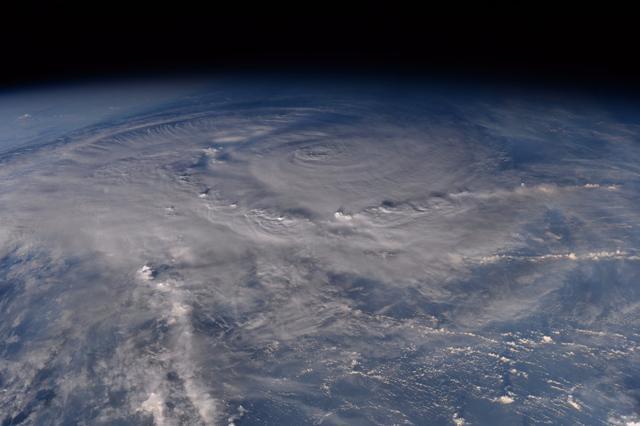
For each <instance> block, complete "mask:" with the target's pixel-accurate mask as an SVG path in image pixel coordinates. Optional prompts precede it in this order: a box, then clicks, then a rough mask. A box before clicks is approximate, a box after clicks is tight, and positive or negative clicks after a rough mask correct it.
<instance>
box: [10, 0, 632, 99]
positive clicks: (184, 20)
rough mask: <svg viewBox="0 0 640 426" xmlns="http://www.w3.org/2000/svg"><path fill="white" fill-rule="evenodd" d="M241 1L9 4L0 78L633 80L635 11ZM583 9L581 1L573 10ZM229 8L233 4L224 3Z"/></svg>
mask: <svg viewBox="0 0 640 426" xmlns="http://www.w3.org/2000/svg"><path fill="white" fill-rule="evenodd" d="M394 3H397V4H399V3H398V2H389V3H387V4H386V5H380V6H373V5H372V4H362V5H360V6H359V7H355V6H353V5H352V6H351V7H346V6H345V5H344V4H338V5H331V6H329V5H328V4H326V3H305V4H299V5H298V6H293V5H280V6H274V5H272V4H263V5H262V6H260V7H259V8H256V6H254V5H252V4H251V3H238V2H236V4H234V6H233V8H231V7H228V6H219V5H218V4H217V3H213V2H212V3H209V4H208V5H206V6H205V5H199V6H196V5H191V4H188V3H181V2H172V3H171V4H168V3H167V4H166V5H163V4H162V3H161V2H159V1H158V2H156V3H155V4H154V3H149V4H143V3H135V2H134V1H131V2H130V3H129V4H127V3H119V4H118V3H114V2H106V1H102V2H86V3H85V4H83V5H78V4H73V3H68V2H64V3H63V2H58V3H56V2H48V3H47V4H46V5H45V6H42V5H38V4H29V3H26V4H22V3H21V4H20V6H19V9H20V10H16V11H6V14H5V15H4V16H3V18H2V21H3V22H2V25H1V30H0V31H1V33H0V36H1V37H2V40H3V41H2V43H3V46H4V47H3V49H2V53H1V55H2V70H1V71H0V72H1V74H0V84H2V85H3V86H13V85H24V84H32V83H41V82H45V83H48V82H56V81H69V80H74V79H79V78H100V77H106V76H127V75H158V74H166V73H174V72H193V71H203V72H235V71H258V72H262V71H269V72H280V71H291V72H301V73H305V72H308V73H316V74H317V73H323V72H332V73H335V72H338V73H339V72H345V73H370V74H376V73H393V74H395V75H403V74H406V75H418V76H423V75H424V76H430V75H438V76H457V77H461V78H469V79H481V80H490V81H498V82H501V81H505V82H510V83H512V82H516V83H527V84H529V83H531V84H542V85H558V86H572V87H582V88H612V89H615V90H618V91H622V92H624V91H628V92H635V91H637V90H638V88H639V87H640V66H639V65H638V61H637V60H636V51H637V50H638V49H637V46H636V43H637V41H638V40H639V37H638V34H637V33H638V31H637V29H636V27H637V23H635V22H634V17H635V14H634V13H631V12H628V13H625V12H624V11H616V13H609V12H608V11H601V10H592V11H591V12H592V13H591V14H590V15H589V16H582V15H578V14H576V13H574V12H571V11H569V12H567V11H563V12H559V11H558V10H556V9H555V8H551V7H550V8H544V7H543V6H542V5H538V6H537V8H535V10H534V9H533V8H530V9H529V10H519V11H515V10H510V11H504V10H501V11H497V10H495V11H494V10H486V9H483V8H481V7H478V6H476V7H475V9H473V10H472V9H467V6H465V5H464V4H459V3H455V4H451V5H450V6H449V10H446V11H445V10H442V8H439V9H438V8H433V7H430V6H428V4H427V3H424V4H423V5H422V7H419V6H418V5H416V6H415V7H414V8H411V9H410V8H405V9H401V8H400V7H399V6H398V7H397V6H396V5H394ZM581 7H584V6H581ZM232 9H233V10H232Z"/></svg>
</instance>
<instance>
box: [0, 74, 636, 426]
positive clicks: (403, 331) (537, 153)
mask: <svg viewBox="0 0 640 426" xmlns="http://www.w3.org/2000/svg"><path fill="white" fill-rule="evenodd" d="M445 87H446V88H445ZM0 113H1V114H0V115H1V118H0V353H1V357H0V413H1V415H0V421H2V425H3V426H8V425H16V424H24V425H30V424H33V425H49V424H52V425H58V424H64V425H74V424H78V425H138V424H148V425H150V424H156V425H182V424H184V425H203V424H204V425H213V424H223V425H266V424H277V425H302V424H324V425H347V424H348V425H369V424H379V425H393V424H397V425H402V424H406V425H426V424H436V425H439V424H456V425H463V424H492V425H498V424H501V425H513V424H543V423H547V424H567V425H568V424H572V425H573V424H596V425H597V424H614V425H618V424H619V425H624V424H626V425H634V424H639V423H638V422H640V416H639V415H640V346H639V344H640V334H638V333H639V332H640V283H639V282H638V280H639V277H640V231H639V230H640V186H639V176H640V175H639V173H640V127H639V124H640V111H639V110H638V109H635V108H634V107H633V106H631V105H628V104H623V103H621V102H617V101H616V100H614V99H607V98H600V99H588V98H587V97H583V96H578V95H570V94H564V95H562V94H558V95H548V94H535V93H527V92H517V91H500V90H488V89H486V90H485V89H480V88H475V89H474V88H472V87H471V88H470V87H469V86H468V85H467V86H465V87H464V89H462V88H460V89H456V87H455V85H449V86H442V85H435V84H434V85H425V84H418V83H415V84H414V83H409V82H405V83H403V84H402V85H399V84H396V85H394V84H393V83H392V82H388V81H387V82H385V83H384V84H383V83H380V84H378V83H375V82H368V83H358V84H349V83H348V82H337V83H336V82H335V81H331V82H330V81H322V80H317V79H316V80H308V81H295V82H291V81H289V82H287V81H284V80H278V79H265V80H258V79H250V78H248V79H238V80H233V79H220V80H219V81H218V82H210V83H206V82H205V83H198V84H195V83H184V84H183V83H180V82H176V81H172V82H170V83H169V82H167V83H166V84H164V83H159V82H155V83H153V84H147V85H142V84H138V83H126V84H125V83H121V84H120V85H118V84H115V83H111V84H110V85H108V86H106V87H93V86H85V87H68V88H66V87H59V88H57V89H55V90H54V89H45V88H41V89H33V90H31V91H29V92H12V93H5V94H3V95H0Z"/></svg>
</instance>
